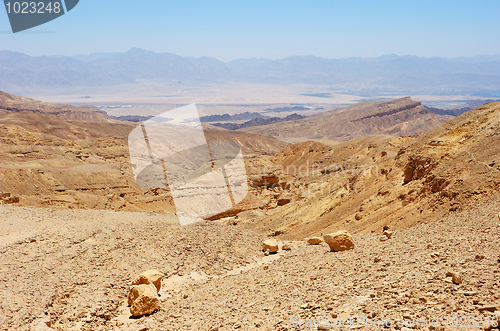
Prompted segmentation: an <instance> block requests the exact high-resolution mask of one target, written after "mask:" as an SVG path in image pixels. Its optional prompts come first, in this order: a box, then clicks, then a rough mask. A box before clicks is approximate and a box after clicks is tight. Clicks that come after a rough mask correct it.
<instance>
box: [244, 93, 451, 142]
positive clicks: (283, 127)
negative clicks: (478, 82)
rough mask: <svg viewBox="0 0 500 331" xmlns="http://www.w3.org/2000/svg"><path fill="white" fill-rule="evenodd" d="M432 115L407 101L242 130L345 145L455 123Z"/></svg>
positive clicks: (360, 105) (367, 105)
mask: <svg viewBox="0 0 500 331" xmlns="http://www.w3.org/2000/svg"><path fill="white" fill-rule="evenodd" d="M451 118H452V116H447V115H438V114H436V113H433V112H431V111H430V110H428V109H427V108H425V107H424V106H422V104H421V103H420V102H418V101H414V100H412V99H411V98H410V97H405V98H401V99H397V100H392V101H377V102H363V103H358V104H355V105H352V106H349V107H345V108H339V109H334V110H331V111H329V112H325V113H321V114H317V115H314V116H311V117H308V118H305V119H302V120H297V121H290V122H284V123H276V124H272V125H265V126H260V127H252V128H246V129H242V131H245V132H252V133H259V134H267V135H270V136H273V137H279V138H304V139H312V138H315V139H318V138H322V139H325V138H326V139H333V140H339V141H345V140H349V139H353V138H360V137H363V136H368V135H376V134H383V135H393V136H401V135H415V134H421V133H424V132H426V131H428V130H430V129H432V128H433V127H435V126H437V125H439V124H441V123H444V122H445V121H447V120H449V119H451Z"/></svg>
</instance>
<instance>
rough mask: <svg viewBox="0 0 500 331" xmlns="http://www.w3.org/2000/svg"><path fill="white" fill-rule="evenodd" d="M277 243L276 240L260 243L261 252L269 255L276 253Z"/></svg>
mask: <svg viewBox="0 0 500 331" xmlns="http://www.w3.org/2000/svg"><path fill="white" fill-rule="evenodd" d="M278 249H279V247H278V241H277V240H276V239H267V240H266V241H264V242H263V243H262V250H263V251H267V252H269V253H276V252H277V251H278Z"/></svg>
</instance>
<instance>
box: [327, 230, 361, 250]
mask: <svg viewBox="0 0 500 331" xmlns="http://www.w3.org/2000/svg"><path fill="white" fill-rule="evenodd" d="M323 239H325V242H326V243H327V244H328V246H330V250H331V251H335V252H339V251H346V250H348V249H353V248H354V239H353V238H352V236H351V235H350V234H349V232H347V231H346V230H341V231H337V232H335V233H330V234H325V235H323Z"/></svg>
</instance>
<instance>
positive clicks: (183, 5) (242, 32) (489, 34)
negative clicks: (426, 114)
mask: <svg viewBox="0 0 500 331" xmlns="http://www.w3.org/2000/svg"><path fill="white" fill-rule="evenodd" d="M499 13H500V1H498V0H489V1H481V0H479V1H471V0H467V1H462V0H454V1H447V0H438V1H436V0H434V1H427V0H423V1H422V0H419V1H416V0H414V1H410V0H408V1H406V0H405V1H403V0H398V1H386V0H371V1H368V0H366V1H356V0H346V1H332V0H331V1H314V0H310V1H293V0H289V1H281V0H274V1H273V0H267V1H259V0H252V1H189V0H176V1H167V0H142V1H123V0H121V1H118V0H80V3H79V4H78V6H77V7H75V8H74V9H73V10H72V11H70V12H69V13H67V14H66V15H64V16H62V17H60V18H58V19H56V20H54V21H52V22H49V23H47V24H44V25H41V26H39V27H36V28H33V29H31V30H28V31H27V32H21V33H17V34H12V33H11V30H10V25H9V23H8V19H7V14H6V10H5V8H4V7H3V6H2V7H0V50H4V49H8V50H13V51H19V52H23V53H27V54H29V55H75V54H89V53H94V52H122V51H127V50H129V49H130V48H132V47H139V48H144V49H148V50H153V51H157V52H171V53H175V54H179V55H183V56H194V57H199V56H212V57H215V58H218V59H221V60H224V61H227V60H232V59H235V58H250V57H265V58H270V59H277V58H283V57H286V56H291V55H315V56H321V57H327V58H344V57H352V56H359V57H376V56H380V55H384V54H398V55H417V56H425V57H434V56H438V57H458V56H475V55H491V54H500V42H499V40H498V39H499V36H500V20H499V18H498V15H499Z"/></svg>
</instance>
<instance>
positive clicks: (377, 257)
mask: <svg viewBox="0 0 500 331" xmlns="http://www.w3.org/2000/svg"><path fill="white" fill-rule="evenodd" d="M381 260H382V259H381V258H380V256H375V258H374V259H373V262H380V261H381Z"/></svg>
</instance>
